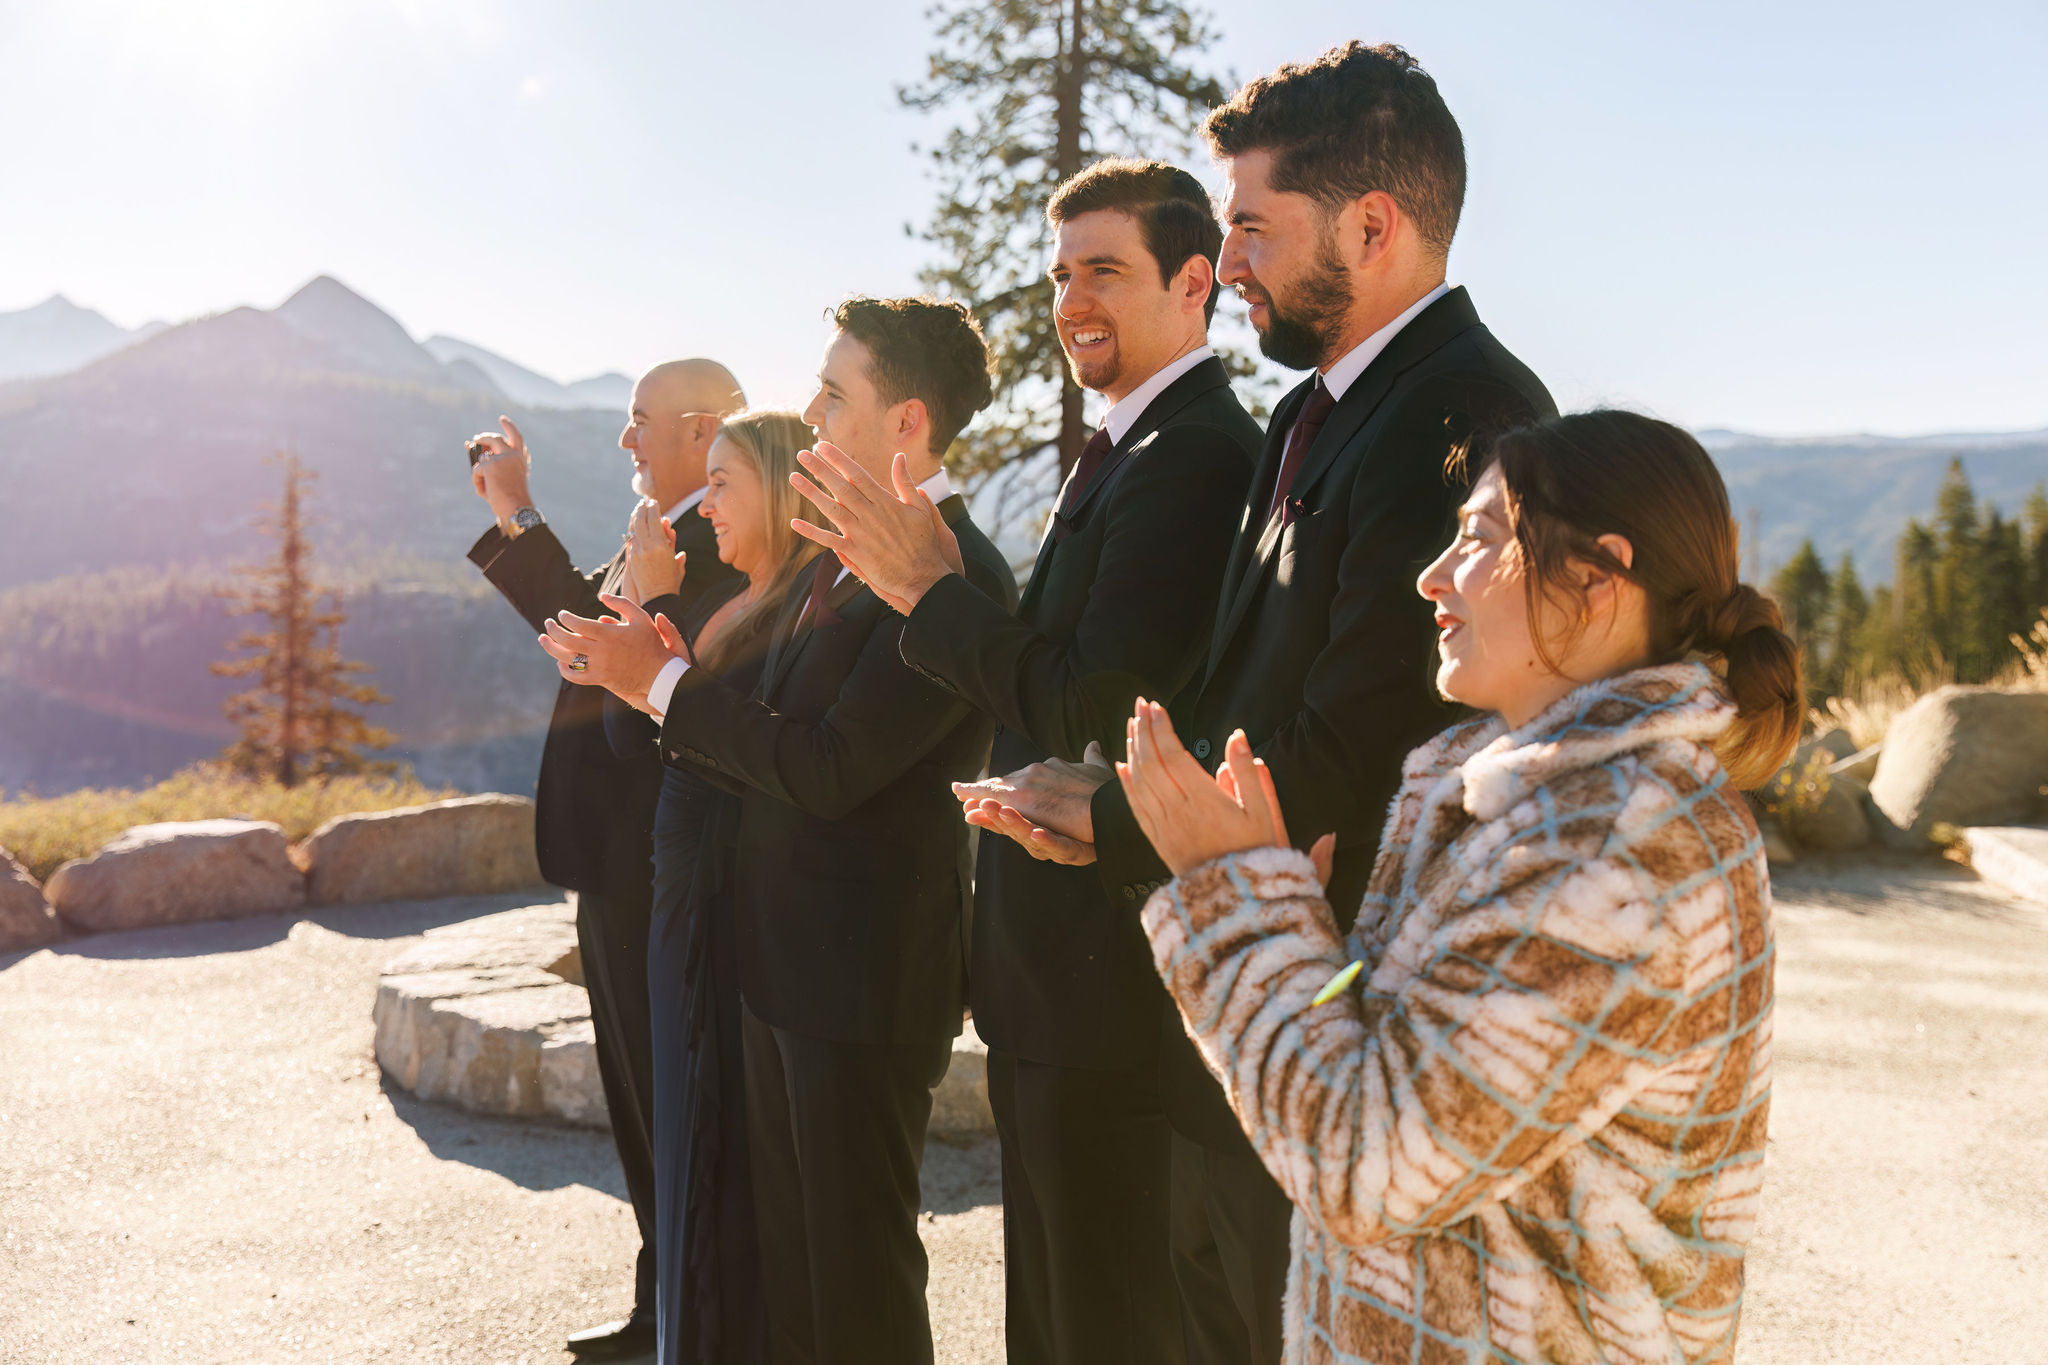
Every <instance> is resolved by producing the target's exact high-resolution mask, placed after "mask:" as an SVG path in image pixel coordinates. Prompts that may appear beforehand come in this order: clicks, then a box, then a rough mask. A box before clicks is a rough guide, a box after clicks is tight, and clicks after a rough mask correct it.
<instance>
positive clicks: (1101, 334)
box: [1068, 327, 1109, 351]
mask: <svg viewBox="0 0 2048 1365" xmlns="http://www.w3.org/2000/svg"><path fill="white" fill-rule="evenodd" d="M1068 340H1069V344H1070V345H1071V346H1072V347H1073V348H1074V349H1075V350H1077V351H1085V350H1089V349H1091V348H1093V347H1096V346H1100V345H1103V344H1104V343H1105V342H1107V341H1108V340H1109V333H1108V332H1105V331H1103V330H1102V329H1101V328H1100V327H1084V328H1082V329H1081V330H1079V331H1077V332H1074V333H1071V334H1070V336H1069V338H1068Z"/></svg>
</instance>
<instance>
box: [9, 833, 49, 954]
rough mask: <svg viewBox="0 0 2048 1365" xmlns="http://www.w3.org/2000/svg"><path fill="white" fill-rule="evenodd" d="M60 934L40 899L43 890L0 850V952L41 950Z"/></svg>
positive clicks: (10, 857) (46, 905) (42, 900)
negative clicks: (25, 949) (26, 949)
mask: <svg viewBox="0 0 2048 1365" xmlns="http://www.w3.org/2000/svg"><path fill="white" fill-rule="evenodd" d="M63 935H64V926H63V925H62V924H61V923H59V922H58V919H57V912H56V911H55V910H52V909H51V908H50V903H49V902H48V901H47V900H44V899H43V888H42V887H41V886H38V885H37V884H36V879H35V878H34V877H31V876H30V875H29V874H28V869H27V868H25V867H23V866H22V865H21V864H20V863H18V862H16V861H15V860H14V856H13V855H12V854H10V853H9V852H8V851H7V850H6V849H4V848H0V953H18V952H20V951H21V950H22V949H24V948H40V947H42V946H43V945H44V944H45V943H54V942H56V941H57V940H58V939H59V938H62V937H63Z"/></svg>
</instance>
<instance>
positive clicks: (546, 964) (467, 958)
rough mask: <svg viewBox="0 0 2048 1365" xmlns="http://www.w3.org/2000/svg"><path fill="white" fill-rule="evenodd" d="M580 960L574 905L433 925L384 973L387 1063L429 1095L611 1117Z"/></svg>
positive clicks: (501, 1107) (382, 1037) (596, 1119)
mask: <svg viewBox="0 0 2048 1365" xmlns="http://www.w3.org/2000/svg"><path fill="white" fill-rule="evenodd" d="M577 962H578V958H577V955H576V912H575V909H574V907H572V906H570V905H568V904H564V903H556V904H550V905H535V906H530V907H527V908H525V909H521V910H508V911H504V912H501V913H499V914H495V915H486V916H484V917H483V918H481V919H474V920H465V921H462V922H460V923H457V924H450V925H444V926H442V927H440V928H438V929H432V930H429V931H428V932H427V934H426V936H425V937H424V938H422V939H421V940H420V942H418V943H417V944H415V945H413V946H412V947H411V948H408V949H407V950H406V951H404V952H402V953H400V954H399V955H398V956H397V957H395V958H393V959H392V960H391V961H390V962H389V963H387V964H386V965H385V968H384V971H383V974H382V975H381V976H380V978H379V979H378V982H377V1003H376V1004H375V1005H374V1006H373V1007H372V1009H371V1021H372V1023H373V1025H374V1028H375V1036H376V1041H375V1047H376V1054H377V1064H378V1065H379V1066H381V1067H382V1068H383V1069H384V1071H385V1073H386V1074H387V1075H389V1076H390V1077H391V1079H392V1080H393V1081H394V1082H395V1083H396V1084H397V1085H398V1086H399V1087H400V1088H402V1089H404V1090H406V1091H409V1092H410V1093H412V1094H414V1095H417V1096H419V1097H420V1098H421V1099H423V1100H438V1101H440V1102H443V1103H446V1104H453V1105H456V1106H457V1107H459V1108H462V1109H467V1110H469V1111H470V1112H471V1113H476V1114H504V1115H511V1116H522V1117H538V1116H541V1115H552V1116H554V1117H555V1118H559V1119H565V1120H567V1121H568V1122H570V1123H577V1124H582V1125H584V1126H586V1127H592V1128H604V1127H607V1126H609V1124H610V1118H609V1115H608V1114H607V1113H606V1111H605V1104H604V1090H603V1088H602V1087H601V1086H600V1085H599V1083H598V1074H597V1048H596V1041H595V1035H594V1033H593V1032H592V1029H591V1023H590V997H589V995H588V994H587V993H586V992H585V991H584V989H583V987H582V986H581V985H580V984H578V983H577V982H576V981H572V980H570V979H569V976H568V975H567V973H569V972H571V971H572V970H573V966H572V964H576V963H577ZM576 975H579V976H580V972H577V973H576Z"/></svg>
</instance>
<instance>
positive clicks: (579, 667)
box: [569, 654, 590, 673]
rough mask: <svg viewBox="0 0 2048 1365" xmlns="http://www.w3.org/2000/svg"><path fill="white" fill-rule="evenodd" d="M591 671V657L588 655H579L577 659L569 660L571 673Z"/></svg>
mask: <svg viewBox="0 0 2048 1365" xmlns="http://www.w3.org/2000/svg"><path fill="white" fill-rule="evenodd" d="M589 670H590V656H589V655H588V654H578V655H577V656H576V657H575V658H573V659H571V660H569V671H570V672H571V673H586V672H588V671H589Z"/></svg>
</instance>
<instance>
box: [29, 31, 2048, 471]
mask: <svg viewBox="0 0 2048 1365" xmlns="http://www.w3.org/2000/svg"><path fill="white" fill-rule="evenodd" d="M923 10H924V4H923V2H922V0H868V2H867V3H864V4H845V3H821V2H819V0H783V2H782V3H776V4H758V5H732V4H709V3H696V2H695V0H690V2H688V3H665V4H624V3H619V4H595V5H585V4H573V5H572V4H560V3H538V2H537V0H288V3H279V0H176V2H175V3H170V2H168V0H65V3H62V4H58V3H51V2H50V0H0V126H4V127H5V128H7V129H8V130H9V131H8V136H7V137H6V139H5V142H4V145H0V309H12V308H19V307H24V306H26V305H28V304H31V303H34V302H37V301H39V300H40V299H42V298H44V297H46V296H47V295H49V294H50V293H52V292H55V291H61V292H63V293H65V294H67V295H69V296H70V297H71V298H72V299H74V300H75V301H77V302H79V303H83V304H86V305H89V306H92V307H96V308H99V309H100V310H101V311H103V312H105V313H107V314H108V315H109V316H111V317H113V318H114V319H115V320H116V321H118V322H122V323H124V324H131V325H132V324H134V323H139V322H141V321H143V320H145V319H147V318H151V317H165V318H170V319H173V320H175V319H181V318H185V317H190V316H192V315H194V314H197V313H201V312H207V311H215V310H219V309H222V308H226V307H230V306H232V305H234V304H237V303H245V302H246V303H255V304H259V305H263V306H269V305H271V304H275V303H276V302H278V301H279V300H280V299H282V298H283V297H284V296H285V295H286V294H288V293H289V292H290V291H291V290H292V289H293V288H295V287H296V286H298V285H299V284H300V283H302V282H303V281H305V280H306V279H307V278H309V277H310V276H312V275H314V274H316V273H320V272H326V273H331V274H334V275H336V276H338V277H340V278H341V279H343V280H345V281H347V282H348V283H349V284H351V285H353V286H354V287H355V288H357V289H358V290H360V291H362V292H363V293H365V294H367V295H368V296H369V297H371V298H373V299H375V300H376V301H377V302H379V303H381V304H382V305H383V306H384V307H386V308H387V309H389V310H390V311H392V312H393V313H395V314H396V315H397V316H398V317H399V319H400V320H401V321H403V322H404V323H405V324H406V325H407V327H409V328H410V329H411V330H412V332H413V333H414V335H416V336H421V337H424V336H426V335H428V334H430V333H433V332H448V333H452V334H454V335H457V336H461V337H465V338H468V339H470V340H473V341H476V342H478V343H480V344H482V345H485V346H488V347H490V348H492V349H494V350H497V351H500V352H502V353H503V354H506V355H508V356H510V357H512V358H513V359H515V360H519V361H521V362H523V363H526V364H528V365H531V366H533V367H535V368H537V369H540V370H542V371H543V372H546V373H549V374H552V375H555V376H556V377H558V378H563V379H573V378H577V377H581V376H583V375H585V374H589V373H592V372H595V371H599V370H606V369H621V370H627V371H637V370H638V369H639V368H642V367H644V366H646V365H647V364H649V363H652V362H654V361H656V360H659V359H662V358H665V357H668V356H671V355H675V354H684V353H708V354H715V355H717V356H719V357H721V358H723V359H725V360H727V361H728V362H729V363H730V364H731V365H732V366H733V367H734V369H735V370H736V371H738V372H739V374H740V376H741V379H742V381H743V382H744V383H745V384H746V386H747V387H748V389H749V390H750V394H751V396H753V397H754V398H755V399H756V400H757V401H763V400H766V401H778V400H784V401H786V400H791V399H798V398H801V397H802V396H803V394H804V392H805V390H804V384H805V381H806V376H807V375H808V374H809V372H810V370H811V368H812V366H813V365H814V363H815V360H816V355H817V350H818V347H819V344H820V342H821V340H822V335H823V329H822V324H821V323H820V320H819V319H820V314H821V312H822V310H823V309H824V308H825V307H826V306H827V305H828V304H830V303H831V302H832V301H833V300H835V299H837V298H838V297H840V296H841V295H843V294H845V293H847V292H849V291H855V290H858V291H864V292H877V293H879V292H893V291H901V290H907V289H909V288H910V287H912V284H913V281H914V276H915V272H916V269H917V266H918V264H919V262H920V260H921V258H922V252H923V248H922V246H921V244H920V243H919V242H917V241H916V240H914V239H912V238H910V237H908V236H906V234H905V232H904V224H905V223H906V222H911V221H917V220H920V219H921V218H922V216H923V214H924V212H925V210H926V208H927V205H928V204H929V203H930V201H931V196H932V188H931V186H930V184H929V183H928V182H927V181H926V180H925V179H924V177H923V174H922V170H921V167H920V164H919V161H918V159H917V158H916V157H914V156H913V155H912V153H911V151H910V143H911V142H912V140H913V139H915V138H916V137H918V136H919V135H920V134H921V133H923V134H925V135H927V136H928V135H929V134H930V132H931V131H932V130H931V129H930V128H929V127H924V126H921V125H920V121H919V120H918V119H917V118H915V117H914V116H912V115H910V114H908V113H906V112H905V111H903V110H901V109H900V108H899V107H898V106H897V105H896V102H895V99H894V96H893V90H894V87H895V86H896V84H897V83H899V82H901V81H903V80H906V79H914V78H915V77H917V76H918V75H919V74H920V73H921V71H922V64H923V61H924V56H925V53H926V51H927V50H928V47H929V39H928V34H927V24H926V20H925V19H924V17H923ZM1212 12H1213V13H1214V15H1215V18H1216V21H1217V25H1218V27H1219V28H1220V29H1221V30H1222V33H1223V37H1222V40H1221V42H1220V43H1219V44H1218V46H1217V48H1216V49H1215V51H1214V53H1213V57H1214V62H1215V65H1216V66H1217V67H1219V68H1222V69H1225V70H1229V71H1234V72H1235V73H1236V74H1237V75H1238V76H1240V77H1243V76H1248V75H1251V74H1254V73H1256V72H1258V71H1261V70H1263V69H1266V68H1268V67H1270V66H1272V65H1274V64H1276V63H1277V62H1279V61H1282V60H1285V59H1288V58H1292V57H1302V56H1306V55H1309V54H1312V53H1314V52H1316V51H1318V50H1319V49H1321V48H1323V47H1325V46H1327V45H1328V44H1330V43H1332V42H1336V41H1339V40H1341V39H1344V38H1348V37H1353V36H1358V37H1364V38H1368V39H1370V40H1375V41H1378V40H1386V39H1391V40H1394V41H1398V42H1401V43H1403V44H1405V45H1407V46H1408V47H1409V48H1410V49H1411V50H1412V51H1413V52H1415V53H1416V55H1417V56H1418V57H1420V58H1421V60H1422V61H1423V63H1424V64H1425V65H1426V66H1428V67H1429V68H1430V69H1431V71H1432V72H1433V73H1434V74H1435V75H1436V77H1437V79H1438V81H1439V82H1440V84H1441V85H1442V87H1443V89H1444V91H1445V93H1446V95H1447V97H1448V99H1449V101H1450V103H1451V107H1452V109H1453V111H1454V112H1455V113H1456V114H1457V116H1458V118H1459V120H1460V122H1461V123H1462V124H1463V126H1464V129H1465V136H1466V141H1467V145H1468V148H1469V154H1470V158H1471V165H1472V190H1471V194H1470V196H1469V198H1468V200H1467V204H1466V211H1465V220H1464V225H1463V227H1462V229H1461V231H1460V234H1459V238H1458V245H1457V247H1456V249H1455V251H1454V252H1453V255H1452V262H1451V265H1452V272H1451V273H1452V279H1453V280H1454V281H1456V282H1460V283H1463V284H1466V285H1468V286H1469V287H1470V288H1471V290H1472V293H1473V296H1474V298H1475V300H1476V302H1477V303H1478V305H1479V308H1480V310H1481V312H1482V314H1483V315H1484V316H1485V317H1486V318H1487V319H1488V320H1489V322H1490V323H1491V324H1492V326H1493V328H1494V330H1495V331H1496V332H1497V333H1498V334H1499V335H1500V336H1501V337H1502V338H1503V339H1504V340H1505V341H1506V342H1507V343H1508V344H1509V345H1510V346H1512V347H1513V348H1515V349H1516V350H1517V351H1519V352H1520V353H1521V354H1522V356H1523V357H1524V358H1525V359H1527V360H1528V361H1529V362H1530V363H1531V364H1533V365H1534V366H1535V367H1536V369H1537V370H1538V372H1539V373H1541V374H1542V375H1543V376H1544V377H1545V378H1546V379H1547V380H1548V381H1549V382H1550V384H1551V387H1552V388H1553V389H1554V390H1555V391H1556V392H1557V394H1558V396H1559V398H1560V400H1561V401H1562V402H1563V403H1564V404H1565V405H1566V406H1582V405H1585V404H1587V403H1591V402H1596V401H1614V402H1621V403H1626V404H1629V405H1631V406H1636V407H1641V408H1644V409H1647V410H1650V411H1653V412H1657V413H1659V414H1661V415H1664V416H1667V417H1670V418H1672V419H1674V420H1677V421H1681V422H1685V423H1687V424H1690V425H1693V426H1709V425H1725V426H1735V427H1740V428H1744V429H1749V430H1756V431H1764V432H1771V433H1780V434H1800V433H1815V432H1834V431H1849V430H1857V431H1877V432H1890V433H1900V434H1904V433H1920V432H1929V431H1943V430H2000V429H2017V428H2028V427H2039V426H2043V425H2048V326H2044V314H2048V250H2044V249H2043V242H2044V240H2048V226H2044V225H2048V79H2044V77H2043V75H2042V72H2043V71H2044V70H2048V6H2043V5H2042V4H2040V3H2039V0H2025V2H2024V3H1986V4H1964V5H1952V6H1930V5H1925V4H1919V5H1913V6H1907V5H1902V4H1890V3H1844V4H1825V5H1822V4H1792V3H1773V4H1751V3H1723V4H1719V5H1715V6H1711V7H1708V6H1675V5H1643V4H1612V5H1594V4H1581V5H1530V4H1527V3H1472V4H1457V5H1447V4H1441V3H1437V4H1425V3H1389V4H1357V3H1348V4H1337V3H1330V2H1329V0H1220V2H1219V3H1217V4H1215V5H1214V6H1213V7H1212ZM1197 169H1198V170H1199V171H1200V173H1201V174H1203V175H1204V177H1205V178H1206V179H1209V180H1210V181H1211V182H1212V183H1214V182H1215V177H1214V173H1213V170H1212V169H1211V168H1209V167H1207V166H1206V165H1201V166H1199V167H1198V168H1197Z"/></svg>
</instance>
